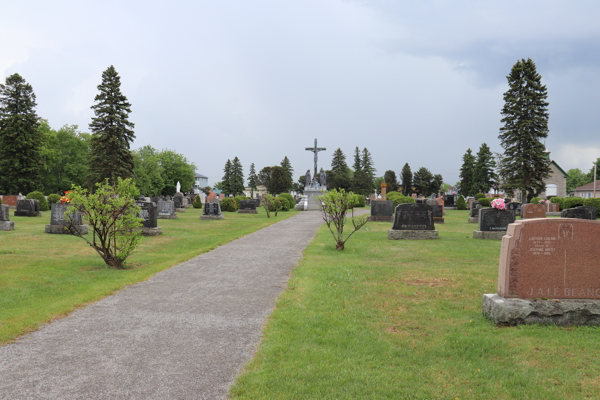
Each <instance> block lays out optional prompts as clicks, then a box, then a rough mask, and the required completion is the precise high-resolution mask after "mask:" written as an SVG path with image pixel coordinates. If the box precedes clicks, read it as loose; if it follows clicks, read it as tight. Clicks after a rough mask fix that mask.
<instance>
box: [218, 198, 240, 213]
mask: <svg viewBox="0 0 600 400" xmlns="http://www.w3.org/2000/svg"><path fill="white" fill-rule="evenodd" d="M221 211H229V212H236V211H237V203H236V202H235V199H234V198H233V197H225V198H224V199H223V200H221Z"/></svg>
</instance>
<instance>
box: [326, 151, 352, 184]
mask: <svg viewBox="0 0 600 400" xmlns="http://www.w3.org/2000/svg"><path fill="white" fill-rule="evenodd" d="M350 186H351V182H350V171H349V168H348V164H346V156H345V155H344V152H343V151H342V149H340V148H338V149H337V150H336V151H335V152H334V153H333V160H331V175H330V176H328V178H327V187H328V188H329V189H344V190H350Z"/></svg>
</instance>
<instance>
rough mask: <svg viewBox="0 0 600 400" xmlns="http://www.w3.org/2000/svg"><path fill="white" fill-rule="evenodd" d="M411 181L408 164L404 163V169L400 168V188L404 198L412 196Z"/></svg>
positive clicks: (411, 175) (411, 176)
mask: <svg viewBox="0 0 600 400" xmlns="http://www.w3.org/2000/svg"><path fill="white" fill-rule="evenodd" d="M412 180H413V174H412V171H411V170H410V166H409V165H408V163H406V164H404V167H402V188H403V190H404V195H405V196H410V195H411V194H412V186H413V184H412Z"/></svg>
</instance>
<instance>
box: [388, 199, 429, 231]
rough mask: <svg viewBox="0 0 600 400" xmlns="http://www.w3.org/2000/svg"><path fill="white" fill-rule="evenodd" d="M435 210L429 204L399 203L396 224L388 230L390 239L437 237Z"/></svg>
mask: <svg viewBox="0 0 600 400" xmlns="http://www.w3.org/2000/svg"><path fill="white" fill-rule="evenodd" d="M437 238H439V232H438V231H436V230H435V225H434V222H433V210H432V208H431V207H430V206H428V205H427V204H410V203H409V204H399V205H398V206H397V207H396V216H395V219H394V226H393V227H392V229H390V230H389V231H388V239H390V240H398V239H408V240H414V239H437Z"/></svg>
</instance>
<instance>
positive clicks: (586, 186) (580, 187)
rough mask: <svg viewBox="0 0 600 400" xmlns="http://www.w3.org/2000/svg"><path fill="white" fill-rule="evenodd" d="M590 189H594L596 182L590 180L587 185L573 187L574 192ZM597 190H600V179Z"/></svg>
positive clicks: (597, 182)
mask: <svg viewBox="0 0 600 400" xmlns="http://www.w3.org/2000/svg"><path fill="white" fill-rule="evenodd" d="M589 190H594V182H590V183H588V184H587V185H583V186H579V187H578V188H575V189H573V191H574V192H587V191H589ZM596 190H599V191H600V181H596Z"/></svg>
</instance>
